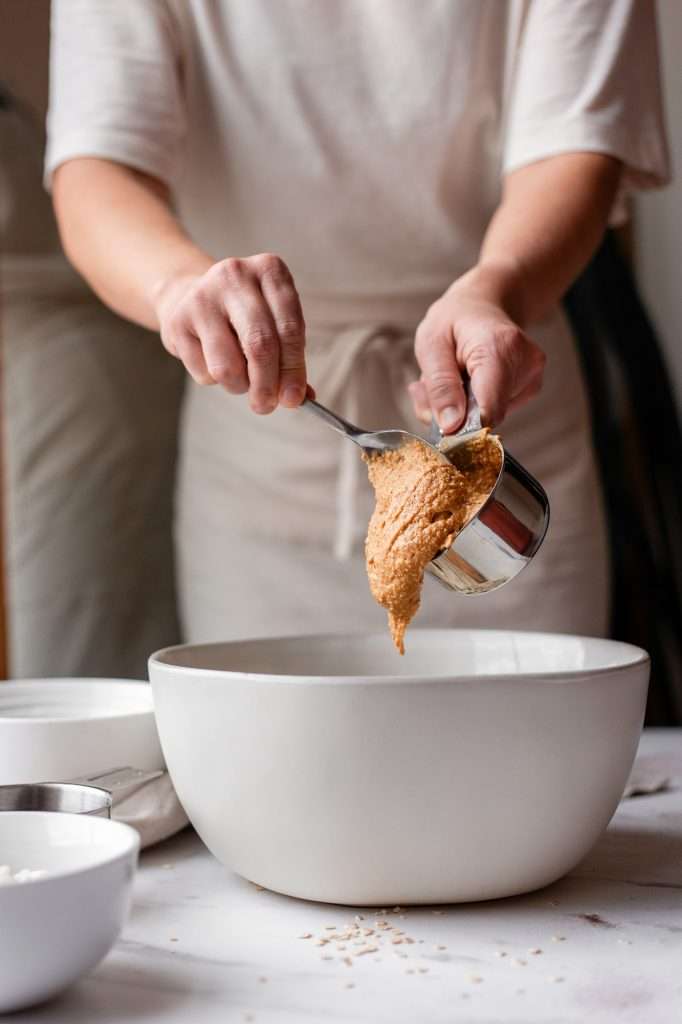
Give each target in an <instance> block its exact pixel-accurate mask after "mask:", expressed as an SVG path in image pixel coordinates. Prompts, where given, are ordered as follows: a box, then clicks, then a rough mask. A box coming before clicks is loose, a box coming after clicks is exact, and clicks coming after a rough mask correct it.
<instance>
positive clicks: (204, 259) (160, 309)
mask: <svg viewBox="0 0 682 1024" xmlns="http://www.w3.org/2000/svg"><path fill="white" fill-rule="evenodd" d="M212 266H213V260H211V259H210V258H209V257H208V256H206V254H205V253H201V252H198V253H197V254H196V255H193V256H192V258H191V259H189V260H186V261H184V262H183V263H182V264H180V265H178V266H177V267H174V268H173V269H172V270H171V271H169V272H167V273H165V274H164V275H163V276H162V277H159V278H157V279H156V281H154V283H153V284H152V286H151V288H150V290H149V301H150V303H151V305H152V307H153V309H154V312H155V313H156V318H157V320H158V321H159V323H160V322H161V319H162V318H163V316H164V314H165V312H166V311H167V310H169V309H172V308H173V307H174V306H175V305H177V303H178V302H179V301H180V299H181V298H182V296H183V295H184V294H185V292H186V291H187V290H188V289H189V288H190V287H191V286H192V285H193V284H194V282H195V281H197V280H198V279H199V278H200V277H202V276H203V275H204V274H205V273H206V271H207V270H209V268H210V267H212Z"/></svg>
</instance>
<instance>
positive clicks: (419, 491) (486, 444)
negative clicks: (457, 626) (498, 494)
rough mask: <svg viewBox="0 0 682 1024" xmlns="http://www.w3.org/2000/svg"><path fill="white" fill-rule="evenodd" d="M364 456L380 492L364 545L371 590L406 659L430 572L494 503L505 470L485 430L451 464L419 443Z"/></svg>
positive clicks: (371, 476) (494, 444)
mask: <svg viewBox="0 0 682 1024" xmlns="http://www.w3.org/2000/svg"><path fill="white" fill-rule="evenodd" d="M363 458H364V459H365V461H366V462H367V467H368V472H369V479H370V481H371V483H372V486H373V487H374V491H375V494H376V507H375V509H374V512H373V514H372V518H371V519H370V523H369V529H368V532H367V541H366V543H365V556H366V561H367V575H368V577H369V585H370V589H371V591H372V594H373V595H374V598H375V600H376V601H378V603H379V604H380V605H382V606H383V607H384V608H385V609H386V610H387V612H388V622H389V627H390V630H391V635H392V637H393V642H394V643H395V645H396V647H397V649H398V651H399V652H400V653H401V654H404V653H405V645H404V640H405V630H406V629H407V626H408V625H409V623H410V621H411V620H412V618H413V617H414V615H415V614H416V612H417V609H418V608H419V602H420V598H421V588H422V583H423V581H424V569H425V567H426V565H427V563H428V562H430V561H431V559H432V558H434V557H435V556H436V555H437V554H438V552H439V551H441V550H442V549H443V548H446V547H449V545H450V544H451V543H452V541H453V539H454V538H455V536H456V535H457V534H458V533H459V532H460V530H462V529H463V527H464V526H466V524H467V523H468V522H469V521H470V520H471V519H472V518H473V517H474V516H475V515H476V513H477V512H478V510H479V509H480V507H481V506H482V505H483V503H484V502H485V500H486V499H487V498H488V496H489V494H490V492H491V491H492V489H493V487H494V486H495V482H496V480H497V476H498V474H499V471H500V463H501V455H500V449H499V446H498V444H497V442H496V441H494V440H493V438H492V437H491V436H490V435H489V434H488V432H487V431H486V432H484V433H483V434H482V435H479V436H478V437H477V438H475V439H474V440H473V441H471V442H469V443H468V444H465V445H462V446H460V447H458V448H457V449H456V450H455V454H454V456H453V457H452V458H453V463H454V464H452V465H448V464H447V463H445V462H443V460H442V459H441V458H440V457H439V456H438V455H437V454H436V452H434V451H433V449H432V448H430V447H429V446H428V445H427V444H424V443H423V442H422V441H419V440H416V439H415V440H414V441H410V442H408V443H407V444H405V445H403V447H402V448H399V449H397V450H396V451H385V452H377V454H376V455H371V456H368V455H363Z"/></svg>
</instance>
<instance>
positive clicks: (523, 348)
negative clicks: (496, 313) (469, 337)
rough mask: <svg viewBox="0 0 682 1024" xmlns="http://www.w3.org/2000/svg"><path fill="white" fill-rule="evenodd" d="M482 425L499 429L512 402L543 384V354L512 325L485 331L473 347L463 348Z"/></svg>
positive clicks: (499, 326)
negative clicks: (526, 391)
mask: <svg viewBox="0 0 682 1024" xmlns="http://www.w3.org/2000/svg"><path fill="white" fill-rule="evenodd" d="M463 352H464V361H465V366H466V369H467V372H468V373H469V376H470V377H471V387H472V390H473V392H474V395H475V396H476V400H477V401H478V404H479V407H480V410H481V422H482V423H484V424H485V425H486V426H496V425H499V424H500V423H501V422H502V420H503V419H504V417H505V416H506V414H507V412H508V411H509V409H510V408H511V404H512V401H513V400H514V399H515V398H516V397H517V396H518V395H520V394H521V393H522V392H524V391H525V390H526V388H531V389H532V388H533V387H534V386H535V385H536V384H537V386H538V387H539V384H540V383H541V380H542V372H543V369H544V361H545V359H544V354H543V353H542V352H541V350H540V349H539V348H537V346H536V345H534V344H533V343H532V342H531V341H530V340H529V339H528V338H527V337H526V336H525V335H524V333H523V332H522V331H521V330H520V329H519V328H518V327H516V326H515V325H514V324H502V325H498V326H496V327H494V328H492V329H491V328H489V327H486V329H485V331H482V332H481V337H480V340H478V342H477V343H476V344H473V345H471V346H467V345H466V344H465V345H464V346H463Z"/></svg>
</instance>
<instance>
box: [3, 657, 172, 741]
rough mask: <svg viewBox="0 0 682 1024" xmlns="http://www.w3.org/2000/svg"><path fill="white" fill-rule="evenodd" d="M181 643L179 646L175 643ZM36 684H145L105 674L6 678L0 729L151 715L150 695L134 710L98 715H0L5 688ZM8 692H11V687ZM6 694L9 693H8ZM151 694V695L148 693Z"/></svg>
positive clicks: (113, 720)
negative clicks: (147, 702)
mask: <svg viewBox="0 0 682 1024" xmlns="http://www.w3.org/2000/svg"><path fill="white" fill-rule="evenodd" d="M178 646H181V645H178ZM36 683H43V684H47V685H49V686H58V685H60V684H63V683H67V684H69V683H72V684H75V685H76V686H81V685H82V686H83V688H85V687H86V686H88V685H89V686H93V685H94V686H102V687H105V686H111V684H112V683H113V684H114V685H115V686H117V687H118V686H123V687H125V688H126V689H128V690H132V688H133V687H136V686H138V687H139V686H149V680H148V679H116V678H115V677H113V676H112V677H111V678H108V677H106V676H32V677H30V678H26V679H7V680H4V681H3V682H0V729H6V728H11V729H14V728H18V727H24V728H25V727H26V726H27V725H47V724H49V725H51V726H53V727H58V726H62V727H64V726H67V725H83V724H84V723H85V722H126V721H128V720H130V719H137V718H140V717H141V716H144V715H152V716H153V715H154V701H153V698H152V699H151V700H150V705H149V707H148V708H139V709H138V710H136V711H133V710H132V709H131V710H129V711H120V712H117V711H113V710H110V711H108V712H107V711H105V712H104V713H103V714H101V715H95V716H93V715H85V714H74V715H60V716H59V717H56V716H54V715H3V713H2V698H3V695H4V694H5V693H7V692H8V691H7V690H6V689H5V687H15V686H16V687H24V686H26V687H31V686H33V685H35V684H36ZM9 692H12V691H11V690H10V691H9ZM8 695H9V694H8ZM150 697H151V694H150Z"/></svg>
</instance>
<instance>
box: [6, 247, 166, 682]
mask: <svg viewBox="0 0 682 1024" xmlns="http://www.w3.org/2000/svg"><path fill="white" fill-rule="evenodd" d="M0 279H1V280H2V282H3V285H4V287H3V293H2V296H1V298H2V360H3V370H4V372H3V396H2V399H3V411H4V417H3V432H4V444H5V463H6V465H5V490H6V514H7V529H6V547H7V586H8V604H9V649H10V663H11V672H12V674H13V675H14V676H18V677H19V676H42V675H49V676H51V675H113V676H133V677H139V678H144V677H145V676H146V657H147V655H148V654H149V653H150V651H151V650H153V649H156V648H158V647H161V646H164V645H165V644H166V643H169V642H170V643H172V642H174V641H175V640H176V639H177V638H178V625H177V614H176V608H175V594H174V580H173V551H172V537H171V528H170V523H171V516H172V511H171V503H172V497H173V483H174V459H175V446H176V427H177V418H178V409H179V404H180V395H181V387H182V377H181V374H180V370H179V367H178V365H177V364H176V363H175V362H174V361H173V360H171V359H169V358H168V357H167V356H165V355H164V353H163V352H162V350H161V348H160V345H159V342H158V339H157V338H155V337H154V336H153V335H151V334H149V332H147V331H143V330H141V329H139V328H136V327H134V326H133V325H131V324H127V323H125V322H124V321H122V320H120V319H119V318H118V317H115V316H114V315H113V314H112V313H110V312H109V311H108V310H107V309H105V308H104V307H103V306H102V305H101V304H100V303H99V302H98V301H97V300H96V299H95V298H94V296H93V295H92V294H91V293H89V292H88V290H87V289H86V288H85V287H84V285H83V284H82V282H81V281H80V279H79V278H78V277H77V275H76V274H75V273H74V272H73V271H71V270H70V268H68V267H67V265H66V263H65V261H64V259H63V257H60V256H59V255H55V256H50V257H44V258H42V259H40V258H37V257H31V258H30V259H24V258H19V257H14V258H12V257H5V258H4V260H3V261H2V263H1V264H0Z"/></svg>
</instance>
